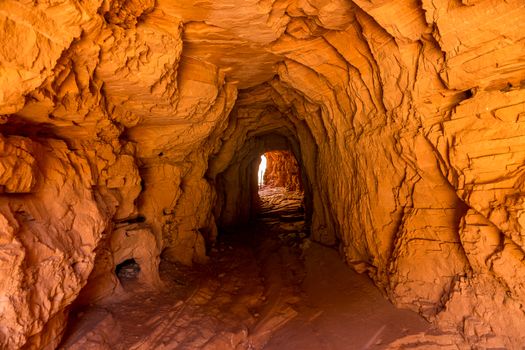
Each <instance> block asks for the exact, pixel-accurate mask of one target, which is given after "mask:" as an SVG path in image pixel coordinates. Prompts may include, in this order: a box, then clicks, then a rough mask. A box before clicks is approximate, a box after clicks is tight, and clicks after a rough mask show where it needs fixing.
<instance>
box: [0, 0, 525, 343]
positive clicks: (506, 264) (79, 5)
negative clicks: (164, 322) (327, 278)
mask: <svg viewBox="0 0 525 350" xmlns="http://www.w3.org/2000/svg"><path fill="white" fill-rule="evenodd" d="M0 27H1V28H2V30H0V41H1V43H2V45H1V48H0V132H1V135H2V136H1V137H0V152H1V153H0V186H1V192H2V193H1V198H0V214H1V216H0V225H1V227H2V229H1V232H0V234H1V235H0V256H1V257H3V258H1V259H0V281H2V282H0V303H1V304H0V305H1V306H0V307H1V312H0V324H1V325H2V327H0V347H2V348H6V349H18V348H20V347H22V346H27V347H29V348H31V347H33V348H40V347H44V346H46V345H47V346H50V347H53V346H54V345H56V344H57V343H58V341H59V338H60V335H61V332H62V329H63V328H64V326H65V322H66V318H67V313H68V310H69V308H70V307H71V305H72V303H73V302H74V301H75V300H77V298H78V295H79V294H80V295H81V299H82V300H83V301H84V302H88V301H89V300H98V299H99V298H104V297H105V296H107V295H108V294H111V293H112V292H113V291H114V290H116V289H117V288H118V281H117V280H116V278H115V276H114V274H113V271H114V266H115V264H116V263H118V262H116V260H119V259H123V258H124V257H125V256H128V255H129V254H131V253H129V251H130V250H128V247H133V246H136V245H140V247H141V249H140V253H139V254H140V256H141V257H142V258H143V259H146V260H148V261H150V263H149V264H148V268H147V269H145V270H148V271H150V270H153V269H154V267H155V266H156V264H157V262H158V258H159V255H161V254H162V256H163V257H164V258H167V259H172V260H178V261H181V262H184V263H187V264H191V263H192V262H201V261H205V243H206V240H208V241H212V240H213V239H214V238H215V237H216V235H217V227H216V225H217V224H218V225H219V226H221V225H227V224H233V223H236V222H242V221H243V220H246V219H247V218H248V217H249V215H250V212H251V210H252V207H253V198H254V191H256V183H255V185H254V180H253V179H254V176H255V173H256V162H257V160H256V158H257V157H258V155H260V154H261V153H263V152H265V151H268V150H270V149H274V150H276V149H282V150H284V149H291V150H293V152H294V154H295V155H296V156H297V160H298V162H299V163H300V167H301V173H302V174H303V175H304V179H305V181H304V183H303V185H304V190H305V197H306V201H307V203H306V209H307V211H309V217H311V232H312V239H315V240H317V241H320V242H323V243H325V244H331V245H336V246H338V247H339V249H340V251H341V252H342V254H343V255H344V258H345V260H346V261H347V262H348V263H349V264H350V265H352V266H354V267H355V268H356V269H358V270H359V271H366V272H367V273H368V274H369V275H370V276H371V277H372V278H373V279H374V281H375V282H376V284H377V285H378V286H379V287H380V288H381V289H383V290H384V291H385V293H386V294H387V295H388V296H389V297H390V299H391V300H392V301H393V302H394V303H396V304H397V305H399V306H402V307H407V308H411V309H414V310H417V311H419V312H421V313H422V314H423V315H425V316H426V317H427V318H429V319H430V320H432V321H433V322H435V323H436V324H437V325H439V326H440V327H441V328H442V329H445V330H451V331H453V332H459V333H460V334H461V335H462V336H463V337H464V338H465V339H466V340H467V341H468V342H469V343H470V344H471V345H472V346H478V347H482V348H483V347H500V348H501V347H503V348H509V349H517V348H519V346H521V345H522V344H524V343H525V339H524V338H523V332H522V331H521V330H522V329H523V328H524V326H525V314H524V312H523V310H522V308H521V305H522V304H523V303H524V302H525V292H524V287H523V285H524V283H525V282H524V277H523V276H525V267H524V265H523V257H524V251H525V240H524V235H523V231H524V229H523V226H522V225H524V223H523V211H524V204H523V202H524V201H523V198H524V196H523V191H524V190H523V186H524V181H523V174H522V173H523V166H522V165H523V163H524V161H525V152H524V149H525V145H524V143H523V140H524V139H525V138H524V137H525V131H524V130H525V129H524V128H523V120H524V113H525V86H524V81H525V60H524V59H523V57H525V51H524V48H525V45H524V42H525V4H524V3H523V1H521V0H509V1H498V0H475V1H466V0H464V1H452V2H451V1H444V0H433V1H429V0H423V1H420V2H418V1H412V0H402V1H363V0H353V1H342V0H329V1H324V0H323V1H318V0H309V1H292V0H282V1H273V2H260V1H255V0H253V1H252V0H250V1H244V0H243V1H241V0H220V1H213V2H201V1H192V0H188V1H176V2H174V1H167V0H159V1H156V2H153V1H139V0H127V1H124V0H123V1H100V0H90V1H83V2H77V1H71V0H62V1H59V2H53V3H50V2H45V1H44V2H28V1H14V0H6V1H3V2H1V3H0ZM254 172H255V173H254ZM255 179H256V178H255ZM254 186H255V187H254ZM138 218H142V219H140V220H142V221H143V222H141V226H140V227H135V226H133V225H135V223H136V221H137V220H138ZM140 220H139V221H140ZM126 225H131V226H126ZM122 230H129V232H131V233H132V234H130V237H134V238H133V239H131V240H130V241H129V242H128V243H126V242H121V241H120V238H119V237H122V236H126V235H123V234H122ZM147 257H150V258H147ZM137 259H138V260H140V258H139V257H137ZM153 274H154V273H153V272H150V275H148V276H145V278H144V280H145V281H149V282H150V283H152V285H153V284H155V283H156V282H155V281H156V278H155V276H154V275H153ZM97 281H99V282H100V281H104V282H103V283H100V284H98V282H97ZM81 290H82V292H81ZM77 301H78V300H77Z"/></svg>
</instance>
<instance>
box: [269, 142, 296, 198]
mask: <svg viewBox="0 0 525 350" xmlns="http://www.w3.org/2000/svg"><path fill="white" fill-rule="evenodd" d="M264 155H265V157H266V159H267V162H268V164H267V166H266V172H265V173H264V184H265V185H266V186H270V187H284V188H286V189H287V190H288V191H302V185H301V174H300V171H299V165H298V164H297V160H295V156H294V155H293V153H292V152H290V151H270V152H266V153H265V154H264Z"/></svg>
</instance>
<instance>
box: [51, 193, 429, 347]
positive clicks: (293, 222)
mask: <svg viewBox="0 0 525 350" xmlns="http://www.w3.org/2000/svg"><path fill="white" fill-rule="evenodd" d="M261 198H262V200H263V204H262V209H261V214H260V217H259V219H258V220H257V222H254V223H253V225H250V226H248V227H243V228H240V229H237V230H232V231H230V232H222V233H221V235H220V239H219V241H218V242H217V244H216V246H215V247H213V248H211V249H210V253H209V256H210V260H209V263H208V264H205V265H200V266H194V267H191V268H189V267H185V266H181V265H177V264H171V263H168V262H163V263H162V264H161V268H160V272H161V277H162V279H163V281H164V282H165V284H166V288H165V290H163V291H161V292H158V291H150V290H147V289H145V288H144V286H141V285H139V284H138V283H137V282H136V281H135V276H136V274H137V267H136V266H133V265H129V266H126V267H124V268H122V269H121V270H120V271H119V278H120V280H121V282H122V285H123V287H124V290H125V291H126V292H125V294H123V295H119V296H116V297H115V298H114V299H113V300H110V301H106V302H105V303H104V304H101V305H96V306H93V307H90V308H89V309H86V310H82V311H81V312H78V313H76V314H75V315H72V319H71V322H70V323H71V326H70V327H69V330H68V332H67V335H66V337H65V340H64V342H63V345H62V346H61V348H63V349H117V350H118V349H137V350H138V349H142V350H146V349H160V350H162V349H306V350H307V349H350V350H351V349H386V348H389V346H388V344H389V343H391V342H392V341H394V340H396V339H398V338H403V337H405V336H409V337H410V336H411V335H412V337H417V334H420V332H425V331H428V330H429V329H430V325H429V324H428V323H427V322H426V321H425V320H424V319H422V318H421V317H420V316H418V315H417V314H415V313H413V312H410V311H406V310H399V309H396V308H395V307H394V306H393V305H392V304H390V303H389V302H388V300H386V299H385V298H384V297H383V295H382V294H381V293H380V292H379V290H378V289H377V288H376V287H375V286H374V285H373V284H372V282H371V281H370V279H369V278H368V277H367V276H365V275H359V274H357V273H355V272H353V270H351V269H350V268H349V267H347V266H346V265H345V264H344V263H343V262H342V260H341V258H340V257H339V255H338V253H337V251H335V250H334V249H332V248H328V247H323V246H321V245H319V244H316V243H313V242H311V241H310V240H309V239H308V238H307V233H306V232H305V231H304V220H303V219H304V218H303V212H304V210H303V207H302V204H301V200H302V196H301V194H300V193H290V192H286V191H284V189H268V188H266V189H263V190H262V191H261Z"/></svg>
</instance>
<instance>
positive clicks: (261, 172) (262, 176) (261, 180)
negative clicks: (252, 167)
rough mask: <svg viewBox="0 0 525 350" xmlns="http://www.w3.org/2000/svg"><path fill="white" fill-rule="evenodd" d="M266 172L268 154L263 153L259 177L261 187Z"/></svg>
mask: <svg viewBox="0 0 525 350" xmlns="http://www.w3.org/2000/svg"><path fill="white" fill-rule="evenodd" d="M265 172H266V156H265V155H264V154H263V155H262V156H261V164H259V173H258V174H259V175H258V176H257V179H258V181H259V187H262V186H263V185H264V173H265Z"/></svg>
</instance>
